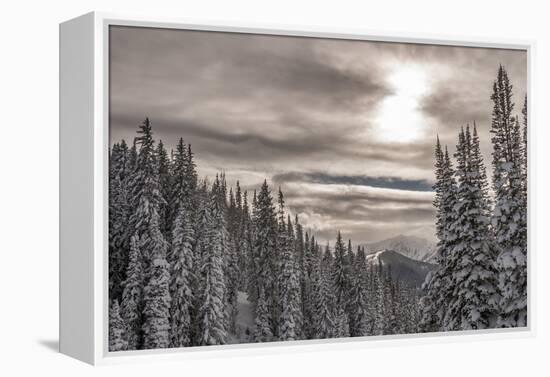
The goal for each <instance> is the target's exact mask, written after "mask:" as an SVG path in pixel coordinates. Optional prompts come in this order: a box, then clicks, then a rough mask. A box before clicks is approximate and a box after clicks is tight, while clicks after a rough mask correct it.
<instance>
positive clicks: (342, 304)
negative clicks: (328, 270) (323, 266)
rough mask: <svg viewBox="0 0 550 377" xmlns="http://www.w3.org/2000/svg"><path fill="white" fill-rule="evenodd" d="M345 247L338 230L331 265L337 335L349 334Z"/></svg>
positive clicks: (347, 276) (348, 286)
mask: <svg viewBox="0 0 550 377" xmlns="http://www.w3.org/2000/svg"><path fill="white" fill-rule="evenodd" d="M347 260H348V258H347V256H346V247H345V245H344V241H343V240H342V235H341V233H340V232H338V236H337V238H336V244H335V245H334V265H333V267H332V281H333V284H334V294H335V297H336V302H335V305H336V306H335V313H336V327H337V329H339V331H338V334H337V336H339V337H340V336H346V335H345V334H349V318H348V313H347V312H346V309H347V308H348V294H349V290H350V288H351V285H350V281H349V273H348V264H347Z"/></svg>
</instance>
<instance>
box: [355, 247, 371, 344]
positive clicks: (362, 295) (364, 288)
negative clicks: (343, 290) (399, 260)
mask: <svg viewBox="0 0 550 377" xmlns="http://www.w3.org/2000/svg"><path fill="white" fill-rule="evenodd" d="M368 301H369V298H368V276H367V263H366V256H365V251H364V250H363V249H362V248H358V250H357V255H356V256H355V260H354V264H353V284H352V289H351V300H350V307H351V315H352V316H353V321H350V322H351V323H353V325H351V326H350V336H367V335H369V332H370V324H371V319H370V316H369V314H370V313H369V307H368Z"/></svg>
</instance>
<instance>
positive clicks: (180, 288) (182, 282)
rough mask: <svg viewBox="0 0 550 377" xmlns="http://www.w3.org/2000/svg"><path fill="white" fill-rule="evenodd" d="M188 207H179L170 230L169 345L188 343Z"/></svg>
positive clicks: (190, 255) (190, 273) (190, 258)
mask: <svg viewBox="0 0 550 377" xmlns="http://www.w3.org/2000/svg"><path fill="white" fill-rule="evenodd" d="M191 221H192V220H191V217H190V214H189V211H187V210H186V209H185V208H184V207H183V206H181V207H180V208H179V214H178V216H177V217H176V221H175V224H174V229H173V233H172V249H171V253H170V258H169V260H170V265H171V276H170V295H171V297H172V303H171V306H170V320H171V323H170V344H171V346H172V347H185V346H189V345H191V326H192V319H191V315H192V305H193V304H194V301H195V298H194V291H193V289H192V288H193V287H192V283H193V281H194V270H193V269H194V257H193V243H194V231H193V226H192V225H193V224H192V223H191Z"/></svg>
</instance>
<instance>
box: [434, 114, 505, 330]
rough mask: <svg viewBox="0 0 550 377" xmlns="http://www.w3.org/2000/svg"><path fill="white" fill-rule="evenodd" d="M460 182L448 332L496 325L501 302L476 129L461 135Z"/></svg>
mask: <svg viewBox="0 0 550 377" xmlns="http://www.w3.org/2000/svg"><path fill="white" fill-rule="evenodd" d="M455 157H456V159H457V169H456V172H455V174H456V177H457V182H458V191H457V202H456V204H455V207H454V210H455V212H456V217H457V218H456V221H455V223H454V224H453V227H454V229H455V230H456V234H457V240H456V245H455V246H454V248H453V249H452V251H451V253H450V255H449V256H448V261H447V264H448V265H449V266H450V268H451V269H452V271H451V272H452V275H451V280H450V285H451V286H452V289H453V294H452V297H451V298H450V300H449V301H448V302H447V307H448V309H447V313H446V317H445V319H444V326H445V329H447V330H458V329H460V330H470V329H484V328H490V327H494V324H495V320H496V317H495V312H494V308H495V305H496V303H497V302H498V295H497V273H496V269H495V266H494V260H493V255H494V252H493V250H492V248H493V247H494V246H493V243H492V242H491V237H490V230H489V213H490V205H489V196H488V192H487V190H488V183H487V176H486V173H485V167H484V165H483V159H482V156H481V151H480V147H479V138H478V135H477V130H476V127H475V125H474V129H473V135H472V134H471V133H470V128H469V126H467V127H466V131H464V130H462V131H461V132H460V135H459V144H458V145H457V152H456V154H455Z"/></svg>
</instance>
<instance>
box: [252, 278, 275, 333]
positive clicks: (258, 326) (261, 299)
mask: <svg viewBox="0 0 550 377" xmlns="http://www.w3.org/2000/svg"><path fill="white" fill-rule="evenodd" d="M255 312H256V317H255V319H254V323H255V329H254V340H255V341H256V342H258V343H261V342H270V341H272V340H273V333H272V332H271V323H270V320H269V317H270V313H269V308H268V306H267V301H266V298H265V290H264V288H263V286H260V287H259V288H258V298H257V303H256V310H255Z"/></svg>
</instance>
